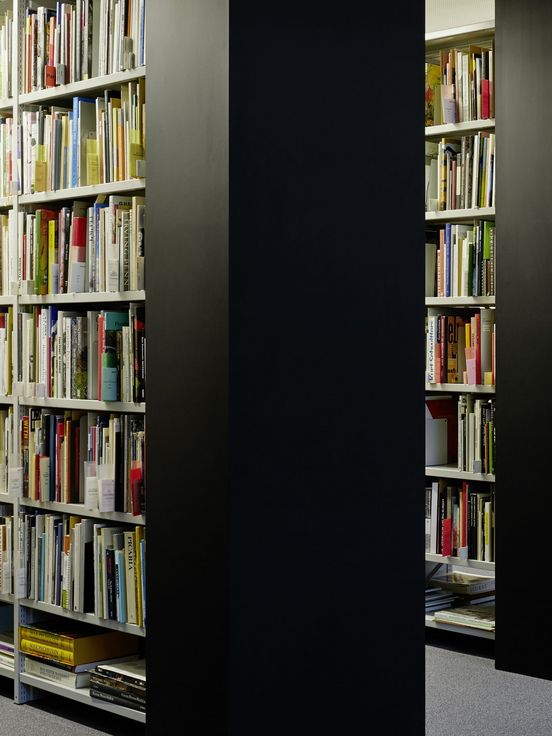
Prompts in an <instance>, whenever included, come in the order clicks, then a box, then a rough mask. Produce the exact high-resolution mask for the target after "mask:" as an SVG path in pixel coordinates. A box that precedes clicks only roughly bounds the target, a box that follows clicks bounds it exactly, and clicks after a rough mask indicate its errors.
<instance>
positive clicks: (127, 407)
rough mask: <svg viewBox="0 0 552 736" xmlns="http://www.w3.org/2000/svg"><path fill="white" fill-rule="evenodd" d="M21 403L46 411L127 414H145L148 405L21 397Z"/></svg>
mask: <svg viewBox="0 0 552 736" xmlns="http://www.w3.org/2000/svg"><path fill="white" fill-rule="evenodd" d="M19 403H20V404H22V405H23V406H39V407H43V408H44V409H47V408H50V407H51V408H57V409H75V410H76V411H79V410H81V411H110V412H124V413H127V414H145V412H146V405H145V403H144V404H132V403H127V402H125V401H95V400H94V399H31V398H26V397H25V396H21V397H20V398H19Z"/></svg>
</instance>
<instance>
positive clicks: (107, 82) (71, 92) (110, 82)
mask: <svg viewBox="0 0 552 736" xmlns="http://www.w3.org/2000/svg"><path fill="white" fill-rule="evenodd" d="M145 76H146V67H145V66H140V67H137V68H136V69H130V70H129V71H126V72H116V73H114V74H106V75H105V76H102V77H93V78H92V79H83V80H82V81H80V82H72V83H71V84H61V85H58V86H57V87H48V89H41V90H38V91H36V92H25V93H21V94H20V95H19V104H20V105H34V104H38V103H44V102H48V101H49V100H59V99H60V98H63V97H74V96H76V95H80V96H83V95H84V96H85V95H87V94H88V93H90V92H97V91H100V90H101V91H103V90H104V89H110V88H111V89H112V88H113V87H119V86H120V85H121V84H125V83H126V82H133V81H135V80H136V79H141V78H142V77H145ZM1 103H2V101H1V100H0V109H2V108H1Z"/></svg>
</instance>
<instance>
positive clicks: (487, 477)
mask: <svg viewBox="0 0 552 736" xmlns="http://www.w3.org/2000/svg"><path fill="white" fill-rule="evenodd" d="M425 474H426V475H428V476H431V477H432V478H456V479H457V480H480V481H484V482H485V483H494V482H495V476H494V475H491V474H490V473H489V474H485V473H468V472H467V471H465V470H458V468H457V467H456V466H455V465H430V466H426V469H425Z"/></svg>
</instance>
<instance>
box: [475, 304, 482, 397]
mask: <svg viewBox="0 0 552 736" xmlns="http://www.w3.org/2000/svg"><path fill="white" fill-rule="evenodd" d="M475 382H476V383H481V315H480V314H476V315H475Z"/></svg>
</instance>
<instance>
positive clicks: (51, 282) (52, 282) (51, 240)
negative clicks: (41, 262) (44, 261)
mask: <svg viewBox="0 0 552 736" xmlns="http://www.w3.org/2000/svg"><path fill="white" fill-rule="evenodd" d="M56 226H57V222H56V220H49V221H48V294H57V276H58V262H57V261H58V259H57V252H56Z"/></svg>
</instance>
